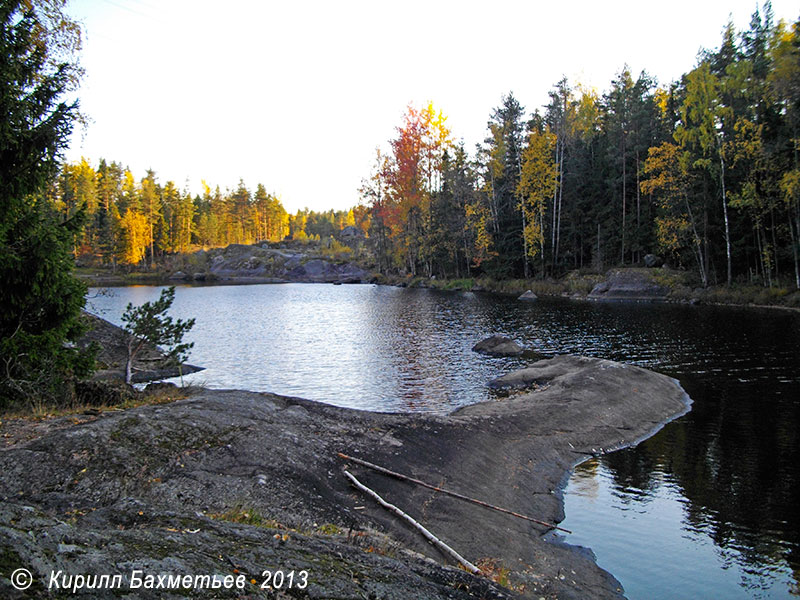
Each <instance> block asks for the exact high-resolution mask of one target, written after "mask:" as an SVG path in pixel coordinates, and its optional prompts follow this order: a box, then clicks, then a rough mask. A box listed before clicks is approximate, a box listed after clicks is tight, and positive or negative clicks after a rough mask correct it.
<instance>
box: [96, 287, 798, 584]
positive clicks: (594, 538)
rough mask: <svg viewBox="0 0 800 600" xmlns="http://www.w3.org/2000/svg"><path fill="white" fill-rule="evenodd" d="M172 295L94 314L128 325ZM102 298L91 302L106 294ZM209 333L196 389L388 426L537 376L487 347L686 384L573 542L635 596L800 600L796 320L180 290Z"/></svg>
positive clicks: (398, 292) (616, 473) (590, 503)
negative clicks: (341, 412)
mask: <svg viewBox="0 0 800 600" xmlns="http://www.w3.org/2000/svg"><path fill="white" fill-rule="evenodd" d="M160 289H161V288H156V287H133V288H116V289H114V290H112V294H113V295H110V296H104V295H101V296H96V297H92V298H90V301H89V302H90V309H91V310H93V312H96V313H98V314H100V315H101V316H103V317H104V318H106V319H108V320H110V321H112V322H115V323H119V322H120V318H119V317H120V316H121V314H122V312H123V310H124V308H125V305H126V304H127V303H128V302H133V303H134V304H140V303H142V302H144V301H147V300H153V299H155V298H157V297H158V294H159V292H160ZM94 292H95V290H92V295H93V296H94ZM172 314H174V315H175V316H178V317H183V318H187V317H196V318H197V325H195V328H194V330H193V331H192V332H191V333H190V335H189V336H188V337H189V339H190V340H191V341H194V342H195V347H194V349H193V351H192V356H191V360H190V362H192V363H194V364H197V365H200V366H205V367H207V370H206V371H203V372H201V373H197V374H195V375H192V376H190V377H188V378H187V379H189V380H193V381H197V382H202V383H205V384H206V385H208V386H209V387H236V388H241V389H251V390H259V391H272V392H276V393H280V394H287V395H295V396H301V397H305V398H312V399H315V400H320V401H323V402H328V403H332V404H337V405H341V406H348V407H353V408H362V409H370V410H380V411H396V410H400V411H434V412H449V411H450V410H452V409H453V408H456V407H458V406H460V405H464V404H469V403H473V402H479V401H481V400H485V399H487V398H489V392H487V390H486V387H485V384H486V382H487V381H488V380H489V379H492V378H494V377H497V376H499V375H501V374H503V373H505V372H508V371H510V370H513V369H515V368H518V367H520V366H522V365H523V364H525V362H526V361H525V360H524V359H517V358H487V357H483V356H480V355H477V354H476V353H474V352H471V350H470V349H471V347H472V345H473V344H474V343H475V342H476V341H478V340H479V339H482V338H483V337H485V336H487V335H489V334H492V333H502V334H506V335H509V336H510V337H513V338H515V339H516V340H518V341H519V342H521V343H522V344H523V345H525V346H526V347H527V348H530V349H533V350H535V351H538V352H541V353H543V354H560V353H580V354H585V355H589V356H598V357H603V358H609V359H613V360H620V361H625V362H629V363H633V364H638V365H641V366H645V367H648V368H652V369H654V370H657V371H660V372H663V373H667V374H669V375H671V376H673V377H676V378H678V379H679V380H680V381H681V383H682V385H683V386H684V388H685V389H686V390H687V392H689V395H690V396H691V397H692V399H693V400H694V405H693V407H692V410H691V412H689V413H688V414H687V415H685V416H683V417H681V418H680V419H678V420H677V421H674V422H673V423H670V424H669V425H667V426H666V427H665V428H664V429H663V430H661V431H660V432H659V433H658V434H657V435H655V436H653V437H652V438H650V439H649V440H647V441H646V442H644V443H642V444H640V445H639V446H637V447H636V448H632V449H628V450H623V451H620V452H615V453H613V454H610V455H608V456H604V457H602V458H600V459H595V460H592V461H589V462H587V463H584V464H583V465H581V466H579V467H578V468H576V470H575V472H574V474H573V476H572V478H571V479H570V482H569V484H568V486H567V490H566V493H565V508H566V515H567V519H566V521H565V522H564V524H563V525H564V526H565V527H567V528H569V529H572V530H574V531H575V533H574V534H573V535H571V536H568V539H567V541H569V542H570V543H573V544H581V545H585V546H588V547H591V548H592V549H593V550H594V551H595V553H596V555H597V560H598V563H599V564H600V565H601V566H602V567H604V568H606V569H608V570H609V571H611V572H612V573H613V574H614V575H615V576H616V577H617V578H618V579H620V581H621V582H622V584H623V585H624V587H625V590H626V594H627V596H628V597H629V598H641V599H650V598H665V599H666V598H789V597H796V596H798V595H800V588H798V583H797V582H798V580H800V516H798V515H800V510H798V507H800V439H798V424H800V351H798V348H800V315H798V314H796V313H789V312H783V311H777V310H775V311H758V310H752V309H751V310H747V309H734V308H714V307H687V306H667V305H636V304H594V303H583V302H569V301H557V300H540V301H538V302H536V303H530V304H529V303H522V302H518V301H516V300H514V299H510V298H503V297H497V296H491V295H484V294H472V293H446V292H435V291H431V290H408V289H398V288H391V287H377V286H369V285H363V286H332V285H311V284H287V285H256V286H216V287H179V288H178V290H177V293H176V299H175V305H174V307H173V310H172Z"/></svg>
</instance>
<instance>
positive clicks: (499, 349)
mask: <svg viewBox="0 0 800 600" xmlns="http://www.w3.org/2000/svg"><path fill="white" fill-rule="evenodd" d="M472 350H473V351H474V352H479V353H481V354H489V355H491V356H519V355H520V354H522V352H523V348H522V346H520V345H519V344H517V342H515V341H514V340H512V339H511V338H507V337H506V336H504V335H493V336H490V337H488V338H486V339H485V340H481V341H480V342H478V343H477V344H475V345H474V346H473V347H472Z"/></svg>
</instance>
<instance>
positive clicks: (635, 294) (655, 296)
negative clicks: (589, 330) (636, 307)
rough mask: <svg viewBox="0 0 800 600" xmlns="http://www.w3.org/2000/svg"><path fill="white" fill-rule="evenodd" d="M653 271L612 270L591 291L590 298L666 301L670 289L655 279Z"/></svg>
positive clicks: (621, 300)
mask: <svg viewBox="0 0 800 600" xmlns="http://www.w3.org/2000/svg"><path fill="white" fill-rule="evenodd" d="M650 273H651V271H649V270H648V271H644V270H641V269H620V270H616V271H610V272H609V273H608V275H607V277H606V279H605V281H602V282H600V283H598V284H597V285H595V286H594V287H593V288H592V291H591V292H589V295H588V299H589V300H601V301H616V302H665V301H666V300H667V296H668V295H669V293H670V289H669V288H668V287H666V286H664V285H661V284H659V283H658V282H656V281H655V280H653V278H652V276H651V274H650Z"/></svg>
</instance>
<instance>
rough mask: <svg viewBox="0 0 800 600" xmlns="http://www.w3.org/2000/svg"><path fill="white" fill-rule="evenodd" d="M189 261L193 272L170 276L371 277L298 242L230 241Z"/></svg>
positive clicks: (253, 279)
mask: <svg viewBox="0 0 800 600" xmlns="http://www.w3.org/2000/svg"><path fill="white" fill-rule="evenodd" d="M190 262H191V263H192V267H193V269H194V270H195V273H194V275H192V276H189V275H187V274H185V273H184V272H183V271H179V272H178V274H179V275H178V274H175V273H174V274H173V275H172V276H171V277H170V279H172V278H174V277H178V278H180V279H184V280H186V281H190V280H194V281H205V282H219V281H227V282H233V283H280V282H303V283H359V282H362V281H367V280H369V279H370V278H371V277H372V276H371V274H370V273H369V272H368V271H366V270H364V269H363V268H362V267H360V266H359V265H357V264H356V263H355V262H353V261H351V260H348V259H346V258H341V257H338V258H337V257H333V256H330V257H329V256H320V255H317V254H309V253H307V252H306V251H304V250H303V248H302V246H298V245H293V246H285V247H273V246H272V245H270V244H266V243H264V244H261V245H258V244H254V245H246V244H231V245H230V246H227V247H226V248H215V249H212V250H208V251H205V250H200V251H198V252H196V253H195V254H194V255H192V257H191V260H190Z"/></svg>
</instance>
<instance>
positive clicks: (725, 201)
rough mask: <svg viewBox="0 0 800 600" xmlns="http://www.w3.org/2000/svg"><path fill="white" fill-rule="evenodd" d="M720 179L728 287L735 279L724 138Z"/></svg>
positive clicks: (720, 151)
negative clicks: (732, 262)
mask: <svg viewBox="0 0 800 600" xmlns="http://www.w3.org/2000/svg"><path fill="white" fill-rule="evenodd" d="M719 168H720V171H719V181H720V184H721V185H722V214H723V215H724V217H725V255H726V258H727V261H728V287H730V285H731V281H732V279H733V276H732V270H731V230H730V226H729V225H728V198H727V196H726V195H725V160H724V158H723V156H722V140H720V148H719Z"/></svg>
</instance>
